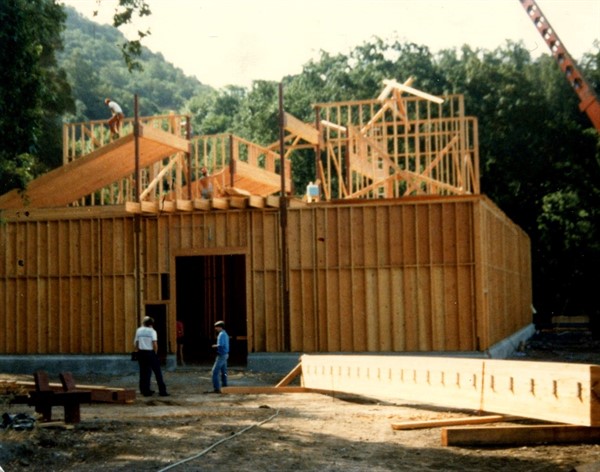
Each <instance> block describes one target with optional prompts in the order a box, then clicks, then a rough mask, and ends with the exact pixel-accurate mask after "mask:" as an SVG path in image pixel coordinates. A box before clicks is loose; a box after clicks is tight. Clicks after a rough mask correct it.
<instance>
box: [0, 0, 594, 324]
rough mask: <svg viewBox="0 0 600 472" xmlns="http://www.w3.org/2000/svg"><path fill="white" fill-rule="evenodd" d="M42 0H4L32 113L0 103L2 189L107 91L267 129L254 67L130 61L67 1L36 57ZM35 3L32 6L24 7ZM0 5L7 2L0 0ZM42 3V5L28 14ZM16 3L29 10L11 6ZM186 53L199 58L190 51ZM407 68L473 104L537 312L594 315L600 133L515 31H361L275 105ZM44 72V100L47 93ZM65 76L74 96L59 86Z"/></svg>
mask: <svg viewBox="0 0 600 472" xmlns="http://www.w3.org/2000/svg"><path fill="white" fill-rule="evenodd" d="M48 3H49V2H48V1H47V0H16V2H14V5H16V6H14V7H12V6H11V8H13V10H14V11H9V12H8V13H7V14H8V15H11V14H12V15H16V16H15V18H17V19H16V20H15V24H11V25H10V27H11V28H12V29H15V30H16V31H17V32H19V33H23V36H22V37H23V40H22V41H23V42H21V43H18V42H15V43H14V49H13V50H12V51H11V54H12V55H8V54H6V51H4V52H5V57H3V61H4V62H3V63H2V65H3V66H5V67H3V68H2V78H3V82H2V83H3V84H13V85H11V86H13V87H15V88H16V89H17V90H16V91H15V90H10V93H9V91H8V90H7V87H6V86H5V85H3V86H1V87H4V89H3V90H2V95H1V96H0V105H2V106H3V108H2V109H3V110H7V109H11V110H12V109H13V108H5V107H6V106H7V105H6V104H10V103H12V101H16V102H17V103H18V104H19V105H20V108H19V109H15V110H16V111H15V113H22V114H23V115H25V112H27V113H29V111H30V110H34V111H35V113H30V115H27V116H25V118H26V119H27V120H36V121H35V123H39V126H37V125H36V127H35V128H33V129H31V128H27V129H26V128H25V127H24V126H25V125H21V122H22V121H23V120H21V117H20V116H16V117H15V116H12V117H11V120H12V121H10V120H9V119H8V118H7V117H6V116H4V117H0V120H1V121H0V131H1V132H0V140H4V141H5V142H4V143H1V142H0V150H2V152H3V154H2V160H1V161H0V164H1V165H0V174H1V175H0V177H2V179H1V181H2V185H0V189H3V190H8V189H9V188H13V187H15V186H21V185H23V183H24V182H26V181H27V180H28V179H29V178H31V177H32V176H34V175H35V174H38V173H40V172H43V171H44V169H47V168H48V167H53V166H55V165H57V164H58V162H60V161H57V156H58V158H59V157H60V151H59V150H60V147H58V151H56V149H57V144H58V143H59V142H60V122H59V121H60V120H61V119H62V120H68V121H82V120H91V119H104V118H107V116H108V110H107V109H106V107H105V105H104V103H103V99H104V98H105V97H106V96H111V97H113V98H115V99H116V100H117V101H119V102H120V103H121V104H122V105H123V107H124V108H125V112H126V113H127V114H131V113H132V109H131V107H132V104H133V95H134V94H138V95H139V97H140V113H141V114H142V115H151V114H157V113H163V112H166V111H169V110H173V111H175V112H180V113H189V114H190V115H191V117H192V125H193V132H194V133H195V134H213V133H219V132H233V133H235V134H238V135H240V136H242V137H244V138H247V139H249V140H251V141H254V142H257V143H259V144H268V143H271V142H274V141H276V139H277V135H278V128H277V123H278V121H277V114H278V103H277V87H278V84H276V83H273V82H265V81H255V82H254V83H253V84H252V86H251V87H250V88H248V89H246V88H242V87H237V86H228V87H224V88H222V89H219V90H214V89H212V88H211V87H208V86H206V85H203V84H202V83H201V80H202V78H201V77H199V78H198V79H196V78H190V77H186V76H185V75H184V74H183V72H182V71H181V70H179V69H176V68H175V67H173V66H172V65H170V64H169V63H168V62H167V61H165V58H163V57H162V56H161V55H160V54H154V53H151V52H149V51H147V50H143V53H142V56H141V58H140V62H141V64H142V66H143V71H133V72H131V73H130V72H129V71H128V69H127V66H126V65H125V62H124V61H123V58H122V56H121V52H120V50H119V47H118V45H119V44H120V43H121V42H122V41H123V39H122V37H121V35H120V33H119V32H118V31H117V30H116V29H115V28H112V27H109V26H99V25H97V24H94V23H92V22H90V21H88V20H85V19H83V18H82V17H81V16H79V15H78V14H77V13H76V12H75V11H74V10H72V9H67V12H68V15H67V19H66V29H65V30H64V32H63V33H62V38H63V43H64V50H63V51H62V52H59V53H58V55H57V57H58V65H57V66H56V65H54V64H53V63H52V61H51V60H50V59H52V58H51V57H50V56H49V57H48V58H45V62H44V63H43V64H39V63H37V62H36V60H35V59H34V58H33V56H32V55H31V51H30V49H31V48H30V49H27V48H21V45H23V44H24V42H26V41H34V39H33V38H32V37H31V31H36V32H37V34H38V35H42V34H46V33H47V34H48V38H49V39H48V41H47V42H48V43H49V44H52V45H53V47H55V49H56V50H57V51H59V50H60V48H59V47H58V43H57V41H56V36H55V34H56V32H57V25H56V23H55V21H58V17H59V16H60V15H59V13H58V12H57V11H56V7H52V8H50V7H49V6H48ZM34 4H35V5H36V6H37V9H34V8H33V7H30V6H31V5H34ZM0 5H1V6H2V8H4V9H6V8H8V6H7V5H8V4H5V3H4V2H3V3H0ZM11 5H13V3H11ZM43 5H46V7H47V8H48V9H50V10H51V13H52V15H54V16H49V15H46V16H44V17H43V19H40V17H39V16H36V15H39V14H40V13H39V12H40V11H42V6H43ZM29 8H31V11H30V10H28V9H29ZM23 11H27V14H22V15H21V13H22V12H23ZM0 13H1V12H0ZM50 17H52V18H54V20H53V21H49V20H48V18H50ZM36 18H38V19H37V20H36ZM19 21H20V22H21V23H22V24H27V23H28V22H33V21H37V24H36V25H37V26H38V28H37V29H31V28H29V29H27V28H25V27H23V28H21V29H19V28H20V27H19V24H20V23H19ZM26 32H29V33H28V34H30V36H27V35H26V34H25V33H26ZM9 33H10V34H12V36H10V34H9ZM16 34H17V33H16V32H14V31H12V30H10V31H9V29H8V27H6V28H3V30H0V39H3V40H6V41H8V40H10V39H11V38H13V37H14V36H15V35H16ZM7 38H8V39H7ZM37 40H38V41H39V38H38V39H37ZM5 49H6V48H5ZM48 50H50V51H51V52H53V51H54V49H52V48H49V49H48ZM196 53H197V54H198V58H199V60H201V58H202V54H201V51H196ZM13 56H14V57H13ZM21 57H23V58H21ZM166 59H167V60H168V58H166ZM576 59H578V60H579V61H578V62H579V65H580V68H581V69H582V71H583V72H584V75H585V76H586V78H587V80H588V82H589V83H590V84H591V85H592V87H593V88H595V90H596V91H600V48H599V44H595V45H590V52H589V53H588V54H587V55H586V56H585V57H583V58H576ZM22 64H27V66H28V67H30V69H31V70H29V69H27V70H25V69H23V66H22ZM65 72H66V75H65ZM44 74H45V75H44ZM408 76H413V77H414V78H415V82H414V86H415V87H417V88H419V89H421V90H424V91H427V92H429V93H433V94H446V93H457V94H463V95H464V96H465V103H466V114H467V115H470V116H475V117H477V118H478V120H479V145H480V159H481V174H482V185H481V188H482V192H483V193H485V194H487V195H488V196H489V197H490V198H491V199H492V200H493V201H494V202H496V204H498V205H499V206H500V208H502V209H503V210H504V211H505V212H506V213H507V215H508V216H509V217H510V218H511V219H512V220H513V221H514V222H516V223H517V224H518V225H520V226H521V227H522V228H523V229H524V230H525V231H526V232H527V233H528V234H529V236H530V238H531V243H532V252H533V254H532V255H533V277H534V280H533V282H534V304H535V308H536V309H537V310H538V312H540V313H541V314H543V315H546V316H549V315H550V314H552V313H556V314H567V315H575V314H589V315H590V316H592V318H593V319H594V320H596V321H597V322H599V323H600V302H598V300H597V298H596V296H595V295H596V293H595V292H596V290H597V285H598V284H597V266H598V264H599V262H600V234H599V221H600V138H599V136H600V135H599V134H598V132H597V131H596V130H594V129H592V128H591V124H590V122H589V121H588V119H587V116H586V115H585V114H584V113H581V112H580V111H579V109H578V99H577V96H576V94H575V93H574V92H573V90H571V88H570V85H569V84H568V83H567V81H566V80H565V77H564V76H563V74H562V73H561V72H560V71H559V69H558V67H557V65H556V63H555V61H554V59H553V58H552V57H550V56H549V55H543V56H541V57H540V58H539V59H535V60H534V59H532V57H531V55H530V53H529V51H527V50H526V49H525V48H524V47H523V45H522V44H518V43H517V44H515V43H511V42H507V43H506V44H503V45H499V47H498V48H497V49H495V50H493V51H488V50H478V49H473V48H471V47H469V46H464V47H463V48H461V49H449V50H446V51H441V52H439V53H435V54H434V53H432V52H431V51H430V50H429V49H428V48H427V47H425V46H422V45H418V44H412V43H400V42H384V41H382V40H379V39H373V40H372V41H370V42H368V43H364V44H360V45H357V46H356V48H355V49H354V50H353V51H352V52H350V53H349V54H348V55H343V54H336V55H332V54H329V53H327V52H322V53H321V56H320V58H319V59H318V60H315V61H311V62H309V63H307V64H305V65H304V67H303V70H302V72H301V73H300V74H298V75H290V76H288V77H285V78H284V79H283V85H284V106H285V108H286V110H287V111H289V112H290V113H292V114H293V115H295V116H297V117H299V118H301V119H304V120H306V121H312V120H313V119H314V110H313V109H312V106H311V105H312V104H313V103H315V102H324V101H339V100H348V99H363V98H374V97H376V96H377V95H378V94H379V92H380V91H381V89H382V80H383V79H388V78H394V79H397V80H399V81H404V80H406V79H407V78H408ZM46 77H48V78H49V79H46ZM33 79H35V80H36V81H37V82H36V83H35V84H34V85H35V87H33V86H31V87H29V89H27V90H28V91H29V92H31V90H35V91H36V94H37V95H36V97H38V98H37V101H35V102H34V101H32V100H31V96H30V95H27V93H25V92H27V90H21V89H22V88H23V87H22V86H21V82H20V81H23V80H26V81H29V82H31V81H32V80H33ZM49 84H52V86H53V89H52V90H51V92H52V94H53V95H50V96H51V97H52V98H53V100H49V95H47V93H46V91H47V90H48V88H49ZM68 84H70V87H71V96H72V98H73V101H74V104H75V107H71V106H70V103H69V100H68V96H66V95H65V93H67V92H68ZM36 87H37V88H36ZM59 92H60V93H59ZM59 98H62V100H59ZM5 113H6V112H5ZM25 118H24V120H25ZM42 118H43V119H42ZM23 122H24V121H23ZM15 123H16V124H17V131H18V133H16V135H17V136H18V137H19V141H18V142H17V141H16V140H15V137H14V135H15V133H14V127H15ZM28 123H29V122H28ZM44 123H45V126H42V124H44ZM11 133H12V135H11ZM28 133H29V135H28ZM8 136H11V139H10V140H8V138H7V137H8ZM15 143H16V144H15ZM41 143H53V146H54V147H51V146H50V145H41ZM312 179H314V159H313V158H312V157H310V156H304V155H302V154H301V153H298V154H297V155H296V156H295V157H294V183H295V187H296V188H298V189H302V188H304V186H305V185H306V183H307V182H308V181H309V180H312Z"/></svg>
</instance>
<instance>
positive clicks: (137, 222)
mask: <svg viewBox="0 0 600 472" xmlns="http://www.w3.org/2000/svg"><path fill="white" fill-rule="evenodd" d="M133 108H134V122H133V135H134V150H135V151H134V152H135V199H136V201H137V202H138V203H141V199H140V197H141V194H142V182H141V179H140V121H139V116H140V115H139V102H138V96H137V94H135V95H134V104H133ZM141 226H142V222H141V216H140V215H139V214H136V215H134V217H133V232H134V245H135V313H136V318H137V321H138V324H140V323H141V321H142V280H141V277H142V270H141V267H140V265H141V263H142V257H141V254H140V252H141V250H142V249H141V247H140V240H141V238H140V231H141Z"/></svg>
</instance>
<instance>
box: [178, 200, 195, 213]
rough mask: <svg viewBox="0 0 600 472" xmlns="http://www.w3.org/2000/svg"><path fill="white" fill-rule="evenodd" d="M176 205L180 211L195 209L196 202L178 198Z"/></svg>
mask: <svg viewBox="0 0 600 472" xmlns="http://www.w3.org/2000/svg"><path fill="white" fill-rule="evenodd" d="M175 206H176V207H177V210H179V211H192V210H193V209H194V202H192V200H182V199H177V200H176V201H175Z"/></svg>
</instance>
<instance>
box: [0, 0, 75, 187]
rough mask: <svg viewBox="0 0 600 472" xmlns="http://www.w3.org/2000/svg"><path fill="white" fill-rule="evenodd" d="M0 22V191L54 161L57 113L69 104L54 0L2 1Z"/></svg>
mask: <svg viewBox="0 0 600 472" xmlns="http://www.w3.org/2000/svg"><path fill="white" fill-rule="evenodd" d="M0 22H1V23H2V28H0V44H2V48H0V110H2V115H1V116H0V194H2V193H5V192H7V191H8V190H10V189H12V188H21V189H22V188H24V187H25V185H26V184H27V182H28V181H29V180H30V179H31V177H32V176H33V175H34V174H35V173H37V172H40V171H41V170H42V169H46V168H48V167H52V166H54V165H56V164H57V161H59V160H60V149H61V146H60V137H61V115H62V114H63V113H64V112H65V111H68V110H71V109H72V105H73V103H72V101H71V99H70V89H69V86H68V84H67V82H66V76H65V74H64V73H63V72H62V71H61V70H60V68H58V67H57V63H56V58H55V52H56V51H57V50H59V49H60V48H61V46H62V43H61V36H60V33H61V30H62V27H63V22H64V13H63V10H62V7H61V6H60V5H58V4H56V3H55V2H54V1H53V0H11V1H3V2H0ZM57 156H58V158H57Z"/></svg>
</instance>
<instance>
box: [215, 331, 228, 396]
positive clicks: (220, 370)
mask: <svg viewBox="0 0 600 472" xmlns="http://www.w3.org/2000/svg"><path fill="white" fill-rule="evenodd" d="M215 330H216V331H217V333H218V335H217V344H213V346H212V347H214V348H216V349H217V358H216V359H215V364H214V365H213V368H212V382H213V392H212V393H221V386H223V387H227V359H229V335H228V334H227V331H225V322H224V321H217V322H216V323H215Z"/></svg>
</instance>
